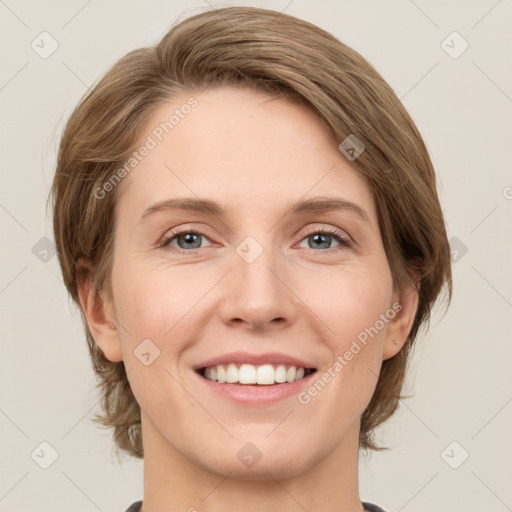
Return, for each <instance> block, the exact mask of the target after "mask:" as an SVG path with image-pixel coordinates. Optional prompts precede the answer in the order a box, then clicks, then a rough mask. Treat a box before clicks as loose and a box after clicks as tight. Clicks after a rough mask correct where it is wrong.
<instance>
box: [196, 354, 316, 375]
mask: <svg viewBox="0 0 512 512" xmlns="http://www.w3.org/2000/svg"><path fill="white" fill-rule="evenodd" d="M230 363H235V364H243V363H248V364H252V365H254V366H258V365H262V364H287V365H289V366H297V367H303V368H305V369H308V368H310V369H314V368H315V366H314V365H312V364H310V363H308V362H306V361H304V360H302V359H299V358H297V357H294V356H289V355H287V354H280V353H278V352H266V353H264V354H250V353H249V352H231V353H229V354H223V355H221V356H217V357H212V358H210V359H207V360H206V361H203V362H201V363H199V364H196V365H195V366H194V370H196V371H197V370H200V369H201V368H209V367H212V366H217V365H218V364H230Z"/></svg>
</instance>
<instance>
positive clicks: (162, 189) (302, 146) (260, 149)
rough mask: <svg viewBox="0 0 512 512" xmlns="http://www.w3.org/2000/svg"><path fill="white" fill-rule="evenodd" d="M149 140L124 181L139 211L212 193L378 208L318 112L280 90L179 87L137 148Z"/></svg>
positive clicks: (255, 202) (236, 205)
mask: <svg viewBox="0 0 512 512" xmlns="http://www.w3.org/2000/svg"><path fill="white" fill-rule="evenodd" d="M191 105H193V106H191ZM187 106H188V107H187ZM144 145H146V146H148V147H149V146H151V149H150V150H149V151H145V153H147V154H146V156H144V157H143V158H140V161H139V160H137V164H136V165H135V166H134V167H133V169H132V170H131V171H130V172H129V173H128V175H127V176H126V178H124V180H123V182H122V183H121V185H122V194H121V196H120V199H119V205H118V207H119V208H120V209H122V210H127V211H128V210H129V211H130V212H131V213H133V214H134V215H135V214H136V213H138V215H139V216H140V215H141V214H142V212H143V211H144V210H145V209H146V208H147V207H148V206H149V205H150V204H152V203H155V202H158V201H161V200H165V199H167V198H169V197H191V196H197V197H208V198H212V199H214V200H215V201H216V202H219V203H221V204H222V205H224V206H225V207H226V209H230V208H231V207H232V209H234V210H239V209H243V208H247V209H249V208H251V209H252V211H253V212H254V211H257V212H258V214H260V215H261V214H262V212H263V209H262V207H264V211H265V212H270V211H271V210H272V209H275V208H279V207H280V205H284V204H286V205H289V204H290V202H293V201H297V200H299V199H300V198H303V197H305V196H308V197H309V196H322V195H323V196H333V195H337V196H340V197H343V198H345V199H346V200H350V201H357V202H358V203H359V204H361V205H362V206H364V208H365V209H366V210H367V212H368V214H369V216H370V217H371V216H375V209H374V205H373V199H372V195H371V191H370V189H369V187H368V185H367V183H366V180H365V178H364V177H363V176H362V175H361V174H360V173H359V172H358V171H356V170H355V169H354V168H353V167H352V166H351V165H350V163H349V162H348V161H347V160H346V159H345V157H344V156H343V155H342V154H341V153H340V152H339V150H338V148H337V145H336V144H335V143H334V142H333V141H332V140H330V139H329V136H328V134H327V132H326V129H325V127H324V126H323V124H322V122H321V121H320V119H319V118H318V117H317V116H316V115H315V114H314V113H313V112H312V111H310V110H309V109H307V108H305V107H304V106H301V105H298V104H297V103H296V102H294V101H290V100H289V99H286V98H284V97H281V96H277V95H270V94H265V93H262V92H257V91H256V92H255V91H253V90H248V89H233V88H230V87H218V88H215V89H209V90H206V91H202V92H196V93H191V94H190V95H187V94H182V95H180V96H178V97H176V98H174V99H173V100H172V101H169V102H167V103H164V104H162V105H161V106H160V107H159V108H158V110H156V111H155V112H154V113H153V114H152V116H151V117H150V119H149V120H148V121H147V123H146V126H145V129H144V130H143V132H142V135H141V137H140V138H139V141H138V143H137V144H136V148H141V147H143V146H144Z"/></svg>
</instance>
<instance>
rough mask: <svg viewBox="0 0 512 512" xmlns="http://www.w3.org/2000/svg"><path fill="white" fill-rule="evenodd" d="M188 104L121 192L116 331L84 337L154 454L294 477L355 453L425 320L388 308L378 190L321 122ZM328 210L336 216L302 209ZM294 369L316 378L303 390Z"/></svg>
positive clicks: (214, 467) (155, 121)
mask: <svg viewBox="0 0 512 512" xmlns="http://www.w3.org/2000/svg"><path fill="white" fill-rule="evenodd" d="M193 97H194V98H195V100H196V101H197V104H195V106H193V107H192V108H184V109H181V107H182V106H183V105H185V104H187V100H188V99H189V97H188V96H182V97H180V98H178V99H175V100H173V101H172V102H170V103H169V104H166V105H164V106H162V107H161V108H159V110H158V111H156V112H155V113H154V115H153V116H152V118H151V119H150V121H149V122H148V124H147V128H146V131H145V133H144V134H143V135H142V136H141V138H140V144H138V145H137V148H139V147H141V146H143V145H146V147H148V148H149V150H148V151H147V152H146V151H144V150H142V151H139V153H138V157H137V159H138V160H137V164H136V165H133V168H132V169H131V170H130V172H129V173H128V174H127V176H126V177H125V178H124V180H123V182H122V183H121V184H120V185H118V186H120V187H122V188H121V190H120V191H121V192H122V193H121V195H120V197H119V199H118V203H117V220H116V234H115V250H114V262H113V274H112V286H113V303H112V304H107V307H108V309H109V311H110V312H111V314H112V316H113V317H115V320H116V326H117V329H116V330H114V329H112V330H110V331H109V330H108V329H107V327H104V328H100V329H96V328H95V329H93V330H92V332H93V334H94V333H95V334H96V336H95V339H96V341H97V342H98V343H99V344H100V346H101V347H102V349H103V351H104V352H105V354H106V356H107V357H109V358H110V359H111V360H114V361H115V360H117V361H118V360H121V359H122V360H124V364H125V366H126V370H127V372H128V378H129V380H130V384H131V387H132V389H133V393H134V395H135V397H136V399H137V401H138V403H139V405H140V407H141V413H142V425H143V437H144V448H145V450H146V453H148V451H149V450H153V451H154V452H155V454H156V452H158V454H160V455H165V457H171V458H173V460H176V459H177V458H178V459H180V460H181V461H182V463H185V462H184V461H186V463H187V464H192V465H193V466H195V467H197V466H200V467H201V468H203V469H204V470H207V471H211V472H213V473H218V474H222V475H226V474H228V472H231V475H232V476H233V477H238V478H241V479H244V478H251V479H258V478H266V477H267V475H268V472H270V473H271V474H272V475H273V476H274V477H276V478H277V477H282V478H283V477H291V476H293V475H296V474H299V473H301V472H304V471H305V470H307V469H308V468H312V467H313V466H314V465H315V464H316V463H318V462H319V461H320V460H322V459H325V458H328V457H331V456H334V455H335V454H336V453H337V452H339V451H340V450H342V449H344V448H343V446H345V448H346V447H347V446H348V445H349V444H350V446H352V447H353V449H354V450H357V442H358V433H359V421H360V416H361V414H362V413H363V411H364V409H365V408H366V407H367V405H368V403H369V401H370V398H371V396H372V394H373V391H374V389H375V385H376V382H377V378H378V374H379V370H380V366H381V364H382V360H383V359H386V358H389V357H391V356H393V355H394V354H395V353H396V352H398V350H399V349H400V348H401V346H402V343H403V342H404V341H405V339H406V337H407V334H408V330H409V328H410V325H411V321H412V317H413V314H414V312H415V309H414V310H411V308H409V307H405V305H404V304H403V300H402V297H399V296H398V295H397V294H395V293H394V291H393V287H392V279H391V274H390V269H389V266H388V262H387V259H386V254H385V251H384V248H383V244H382V240H381V235H380V232H379V227H378V218H377V212H376V208H375V204H374V201H373V198H372V194H371V192H370V189H369V188H368V186H367V184H366V183H365V181H364V179H363V178H362V176H361V175H360V174H359V173H358V172H356V171H355V170H354V169H353V168H352V167H351V165H350V163H349V161H348V160H347V159H346V158H345V157H344V156H343V155H342V154H341V153H340V151H339V150H338V148H337V147H336V145H334V144H333V143H332V142H330V141H329V140H328V138H327V135H326V133H325V132H324V130H323V127H322V124H321V122H320V121H319V120H318V119H317V118H316V117H315V116H314V115H313V114H312V113H311V112H309V111H307V110H305V109H304V108H303V107H300V106H297V105H295V104H293V103H291V102H288V101H287V100H285V99H283V98H275V99H273V98H272V97H270V96H266V95H263V94H261V93H255V92H252V91H249V90H234V89H231V88H226V87H223V88H217V89H211V90H208V91H205V92H199V93H197V94H194V95H193ZM176 110H177V112H178V113H176V112H175V111H176ZM185 112H187V113H185ZM173 114H174V115H175V117H174V118H173V121H172V122H173V123H174V124H173V126H172V127H171V128H169V126H170V125H165V122H167V121H169V118H170V117H171V116H172V115H173ZM160 123H162V124H160ZM164 127H165V128H166V129H167V131H168V133H166V131H165V129H164ZM148 137H149V138H148ZM151 141H152V142H151ZM340 142H341V141H340ZM142 153H147V155H146V156H142ZM139 157H140V158H139ZM139 160H140V161H139ZM132 164H133V162H132ZM327 198H330V199H332V200H333V201H338V203H337V205H336V204H335V203H334V202H331V203H330V205H329V204H328V203H326V204H325V206H327V207H325V208H324V207H320V203H316V205H315V204H313V203H311V204H310V207H307V205H308V204H309V202H311V201H313V200H319V201H326V200H327ZM185 199H187V203H188V206H190V208H185V207H183V208H180V207H178V206H174V207H173V206H172V205H171V204H170V201H175V200H180V201H185ZM202 201H208V203H206V206H205V205H203V206H202V207H201V208H196V207H197V206H198V205H200V204H201V202H202ZM166 202H169V203H168V204H167V205H166ZM212 205H214V208H213V207H212ZM297 205H299V206H297ZM300 205H303V206H302V207H300ZM304 205H305V206H304ZM185 206H186V204H185ZM192 206H194V208H192ZM329 206H330V207H329ZM221 210H222V212H221ZM191 231H194V232H196V234H194V233H190V232H191ZM178 233H179V234H178ZM187 234H188V235H187ZM338 237H339V238H338ZM398 303H401V304H402V305H398ZM400 308H402V311H400V312H399V310H400ZM411 311H412V313H411ZM102 329H103V330H102ZM393 340H396V341H398V342H399V343H398V344H394V343H393ZM336 362H337V364H336ZM217 363H223V365H222V366H223V369H224V370H225V375H224V378H227V379H228V380H234V379H235V378H239V379H242V380H244V382H245V379H247V382H252V381H251V379H252V378H256V379H258V378H259V379H260V382H267V383H266V384H263V383H262V384H257V383H256V384H240V383H236V382H235V383H233V382H232V383H227V382H224V383H220V382H217V381H212V380H208V379H206V378H205V377H204V376H203V375H201V374H200V371H198V369H201V368H204V367H209V368H212V367H214V368H215V370H216V372H212V371H211V370H209V372H210V377H212V375H211V374H212V373H214V375H213V376H214V377H215V373H216V374H217V378H219V377H220V379H221V380H223V377H222V375H223V372H222V369H220V368H218V367H217V366H216V365H217ZM245 363H248V364H249V366H247V365H246V364H245ZM230 365H234V366H232V367H231V368H230V369H229V370H228V367H229V366H230ZM242 365H243V367H242ZM279 366H281V367H280V368H279ZM301 366H303V367H305V368H306V369H316V372H314V373H312V374H309V375H307V374H308V373H309V372H305V373H306V377H305V378H303V379H300V380H297V381H293V378H294V375H295V378H297V377H300V375H301V372H302V371H301V370H300V369H299V368H300V367H301ZM283 367H284V368H283ZM293 367H295V371H294V370H293ZM264 379H269V380H268V381H266V380H264ZM276 379H277V380H278V381H281V382H277V383H274V384H270V382H274V381H275V380H276ZM283 379H286V382H282V380H283ZM288 380H290V382H288ZM315 383H316V387H315Z"/></svg>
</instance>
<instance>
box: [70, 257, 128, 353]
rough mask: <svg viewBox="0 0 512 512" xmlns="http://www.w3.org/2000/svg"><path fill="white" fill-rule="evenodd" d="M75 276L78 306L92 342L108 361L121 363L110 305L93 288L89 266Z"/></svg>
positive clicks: (117, 334) (119, 348) (118, 342)
mask: <svg viewBox="0 0 512 512" xmlns="http://www.w3.org/2000/svg"><path fill="white" fill-rule="evenodd" d="M77 276H78V277H77V281H78V295H79V299H80V304H81V306H82V311H83V313H84V315H85V317H86V320H87V325H88V326H89V330H90V331H91V335H92V337H93V338H94V341H95V342H96V343H97V345H98V346H99V347H100V348H101V350H102V352H103V353H104V354H105V357H106V358H107V359H108V360H109V361H112V362H119V361H122V360H123V353H122V350H121V340H120V339H119V333H118V331H117V328H116V319H115V317H114V314H113V308H112V304H111V303H110V301H109V300H106V299H105V298H104V297H103V296H102V294H101V293H99V292H97V291H96V290H95V289H94V288H93V286H92V281H93V278H92V274H91V272H90V271H89V266H82V268H81V269H80V270H79V272H77Z"/></svg>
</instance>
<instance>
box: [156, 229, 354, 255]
mask: <svg viewBox="0 0 512 512" xmlns="http://www.w3.org/2000/svg"><path fill="white" fill-rule="evenodd" d="M190 233H192V234H196V235H201V236H204V237H205V238H208V237H207V236H206V235H205V234H204V233H201V232H200V231H197V230H196V229H193V228H191V229H182V230H178V231H171V233H170V234H169V235H168V236H166V237H165V239H164V241H163V242H162V244H161V245H160V247H162V248H168V250H170V251H172V252H177V253H180V254H197V253H198V252H199V251H200V250H201V249H193V250H184V249H179V248H176V247H173V246H171V245H170V243H171V242H172V241H173V240H174V239H175V238H177V237H178V236H180V235H187V234H190ZM316 234H322V235H331V236H332V237H333V238H334V239H335V240H336V241H337V242H339V243H340V247H332V248H331V249H324V250H322V251H320V252H328V251H330V250H332V249H340V248H348V247H351V246H352V243H351V242H350V240H349V238H348V236H347V235H346V234H345V233H344V232H343V231H341V230H339V229H336V228H326V229H318V228H317V229H312V230H311V231H309V232H307V233H305V234H304V236H303V237H302V239H301V242H302V240H304V239H305V238H308V237H309V236H311V235H316ZM316 252H318V251H316Z"/></svg>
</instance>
